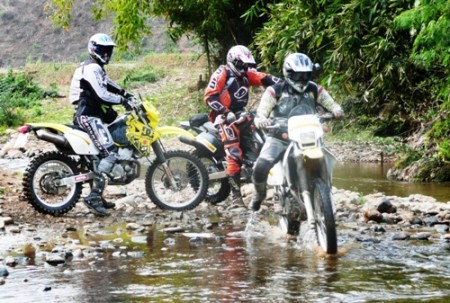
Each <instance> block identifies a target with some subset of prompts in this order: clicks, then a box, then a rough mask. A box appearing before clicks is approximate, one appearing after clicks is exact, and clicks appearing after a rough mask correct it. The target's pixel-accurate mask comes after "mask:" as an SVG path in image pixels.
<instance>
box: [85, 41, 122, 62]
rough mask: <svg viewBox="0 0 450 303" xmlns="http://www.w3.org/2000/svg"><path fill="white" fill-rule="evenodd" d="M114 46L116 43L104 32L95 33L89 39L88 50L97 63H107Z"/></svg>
mask: <svg viewBox="0 0 450 303" xmlns="http://www.w3.org/2000/svg"><path fill="white" fill-rule="evenodd" d="M114 46H116V44H115V43H114V41H113V40H112V39H111V37H110V36H108V35H106V34H95V35H93V36H92V37H91V39H89V44H88V51H89V54H90V55H91V56H92V58H94V59H95V60H96V61H97V62H98V63H101V64H108V63H109V59H111V56H112V53H113V49H114Z"/></svg>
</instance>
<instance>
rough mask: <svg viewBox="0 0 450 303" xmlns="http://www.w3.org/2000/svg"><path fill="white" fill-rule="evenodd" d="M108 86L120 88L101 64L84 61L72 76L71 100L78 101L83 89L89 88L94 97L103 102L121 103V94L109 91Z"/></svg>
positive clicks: (72, 101) (71, 101)
mask: <svg viewBox="0 0 450 303" xmlns="http://www.w3.org/2000/svg"><path fill="white" fill-rule="evenodd" d="M83 82H84V83H83ZM108 86H109V87H112V88H113V89H115V90H117V91H118V90H120V87H119V86H118V85H117V84H116V83H114V81H112V80H111V79H110V78H109V77H108V76H106V72H105V70H104V69H103V68H102V67H101V66H100V65H99V64H97V63H95V62H92V61H91V62H89V61H86V62H83V63H81V64H80V66H78V68H77V69H76V70H75V73H74V75H73V77H72V82H71V84H70V91H69V101H70V103H72V104H73V103H76V102H78V101H79V100H80V96H81V95H82V93H83V91H84V90H89V91H90V92H91V93H93V94H94V95H93V96H92V97H94V98H98V99H100V100H101V101H102V102H105V103H109V104H111V105H114V104H120V102H121V98H120V96H118V95H116V94H114V93H112V92H110V91H108Z"/></svg>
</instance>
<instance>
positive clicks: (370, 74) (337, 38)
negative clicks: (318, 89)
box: [254, 0, 432, 136]
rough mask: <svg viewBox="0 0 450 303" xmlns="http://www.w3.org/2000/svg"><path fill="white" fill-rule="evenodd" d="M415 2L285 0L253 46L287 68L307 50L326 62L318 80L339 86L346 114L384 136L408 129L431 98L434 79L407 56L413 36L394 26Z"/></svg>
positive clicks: (268, 59) (264, 59)
mask: <svg viewBox="0 0 450 303" xmlns="http://www.w3.org/2000/svg"><path fill="white" fill-rule="evenodd" d="M413 2H414V1H413V0H410V1H377V2H376V3H375V4H374V3H373V1H369V0H357V1H348V0H323V1H306V0H300V1H298V0H286V1H283V2H281V3H277V4H274V5H271V6H270V9H269V10H266V11H265V12H263V13H270V21H269V22H267V23H266V24H265V26H264V28H263V29H262V30H261V31H260V32H258V34H257V36H256V38H255V42H254V45H255V46H254V47H255V48H259V49H260V50H261V56H262V62H263V64H265V65H269V64H272V65H274V66H276V68H277V69H280V68H281V63H282V62H283V58H284V57H285V56H286V54H287V53H289V52H303V53H306V54H308V55H309V56H310V57H311V59H312V60H313V61H315V62H321V63H323V71H322V74H321V75H319V76H321V78H320V80H319V81H320V82H321V83H322V84H326V85H330V84H331V83H333V84H334V88H337V89H339V91H337V92H336V95H339V96H342V97H343V98H342V99H344V100H343V101H341V103H342V105H343V107H344V109H345V111H346V113H347V119H353V121H354V122H357V123H361V124H362V125H370V124H372V123H374V122H375V121H376V123H377V124H378V125H380V127H381V128H380V131H379V135H384V136H390V135H400V134H401V135H405V133H406V132H407V131H408V130H410V129H412V128H414V127H416V126H417V125H418V124H419V123H420V121H419V118H418V117H419V116H420V115H421V113H423V112H424V110H425V108H427V107H428V105H429V104H430V103H432V102H430V99H432V96H431V94H430V91H429V90H428V89H427V88H428V87H429V85H430V84H431V80H430V79H428V78H426V77H425V75H424V74H423V69H422V68H420V67H417V66H415V65H414V64H413V63H412V62H411V60H409V58H408V55H409V52H410V50H411V48H412V40H411V39H410V36H409V33H408V32H407V31H405V30H403V31H402V30H395V28H394V25H393V21H392V20H393V19H394V18H395V16H397V15H399V14H400V13H402V12H404V11H405V10H407V9H409V8H410V7H411V6H412V4H413Z"/></svg>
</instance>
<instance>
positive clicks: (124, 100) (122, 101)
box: [120, 97, 133, 111]
mask: <svg viewBox="0 0 450 303" xmlns="http://www.w3.org/2000/svg"><path fill="white" fill-rule="evenodd" d="M120 104H122V105H123V107H125V110H127V111H129V110H132V109H133V107H132V106H131V104H130V103H129V102H128V99H127V98H125V97H121V98H120Z"/></svg>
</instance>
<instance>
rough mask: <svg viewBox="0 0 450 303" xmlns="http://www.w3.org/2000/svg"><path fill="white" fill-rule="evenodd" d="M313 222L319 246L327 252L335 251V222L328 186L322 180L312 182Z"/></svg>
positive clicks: (333, 252) (332, 252)
mask: <svg viewBox="0 0 450 303" xmlns="http://www.w3.org/2000/svg"><path fill="white" fill-rule="evenodd" d="M313 197H314V201H313V205H314V224H315V227H316V233H317V240H318V242H319V245H320V247H321V248H322V249H323V250H324V251H325V252H326V253H328V254H335V253H337V236H336V223H335V220H334V213H333V206H332V201H331V190H330V187H329V186H328V185H327V184H326V183H325V182H324V181H323V180H322V179H317V180H316V181H315V182H314V196H313Z"/></svg>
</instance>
